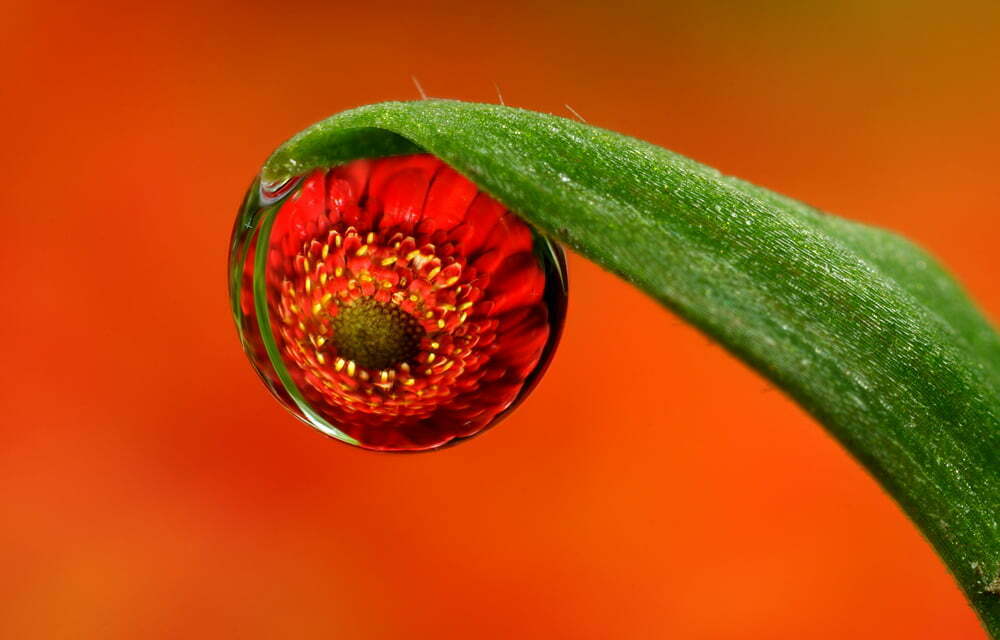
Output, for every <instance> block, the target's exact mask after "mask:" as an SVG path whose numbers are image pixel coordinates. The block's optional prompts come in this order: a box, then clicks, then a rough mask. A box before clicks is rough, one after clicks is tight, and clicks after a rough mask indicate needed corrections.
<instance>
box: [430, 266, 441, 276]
mask: <svg viewBox="0 0 1000 640" xmlns="http://www.w3.org/2000/svg"><path fill="white" fill-rule="evenodd" d="M439 273H441V265H438V266H436V267H434V268H433V269H431V270H430V271H428V272H427V279H428V280H433V279H434V276H436V275H437V274H439Z"/></svg>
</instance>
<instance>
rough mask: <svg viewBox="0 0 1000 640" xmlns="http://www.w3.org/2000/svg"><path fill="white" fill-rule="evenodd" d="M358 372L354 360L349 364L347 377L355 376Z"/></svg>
mask: <svg viewBox="0 0 1000 640" xmlns="http://www.w3.org/2000/svg"><path fill="white" fill-rule="evenodd" d="M356 370H357V365H356V364H354V360H351V361H350V362H348V363H347V375H349V376H352V377H353V376H354V372H355V371H356Z"/></svg>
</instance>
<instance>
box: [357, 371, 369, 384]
mask: <svg viewBox="0 0 1000 640" xmlns="http://www.w3.org/2000/svg"><path fill="white" fill-rule="evenodd" d="M358 377H359V378H361V379H362V380H364V381H365V382H368V377H369V376H368V372H367V371H365V370H364V369H362V370H361V371H358Z"/></svg>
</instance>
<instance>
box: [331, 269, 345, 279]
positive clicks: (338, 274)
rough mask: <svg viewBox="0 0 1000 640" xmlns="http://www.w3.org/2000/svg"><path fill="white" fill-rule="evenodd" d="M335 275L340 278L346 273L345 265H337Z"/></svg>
mask: <svg viewBox="0 0 1000 640" xmlns="http://www.w3.org/2000/svg"><path fill="white" fill-rule="evenodd" d="M333 275H335V276H336V277H338V278H340V277H342V276H343V275H344V267H337V268H336V269H334V270H333Z"/></svg>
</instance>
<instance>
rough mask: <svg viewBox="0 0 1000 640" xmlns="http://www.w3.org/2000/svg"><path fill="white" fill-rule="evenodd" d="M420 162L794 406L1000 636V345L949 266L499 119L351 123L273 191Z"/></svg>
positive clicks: (487, 110) (293, 144)
mask: <svg viewBox="0 0 1000 640" xmlns="http://www.w3.org/2000/svg"><path fill="white" fill-rule="evenodd" d="M418 150H426V151H428V152H430V153H433V154H434V155H436V156H439V157H440V158H442V159H443V160H444V161H445V162H447V163H449V164H450V165H451V166H453V167H454V168H455V169H456V170H458V171H459V172H461V173H462V174H464V175H465V176H467V177H468V178H469V179H471V180H472V181H473V182H475V183H476V184H478V185H479V186H480V187H481V188H482V189H484V190H485V191H487V192H489V193H490V194H492V195H493V196H494V197H496V198H497V199H498V200H500V201H501V202H502V203H504V204H505V205H506V206H508V207H509V208H511V209H512V210H514V211H517V212H519V213H520V214H521V215H522V216H523V217H524V218H525V219H527V220H528V221H530V222H532V223H533V224H535V225H536V226H538V227H539V228H541V229H542V230H543V231H544V232H546V233H548V234H550V235H551V236H552V237H554V238H556V239H557V240H559V241H561V242H563V243H564V244H566V245H568V246H569V247H571V248H573V249H574V250H576V251H577V252H579V253H580V254H582V255H584V256H586V257H588V258H590V259H591V260H593V261H595V262H597V263H598V264H600V265H602V266H603V267H604V268H606V269H608V270H610V271H612V272H614V273H616V274H618V275H619V276H621V277H622V278H624V279H625V280H627V281H629V282H631V283H632V284H634V285H635V286H637V287H639V288H640V289H642V290H643V291H645V292H646V293H648V294H649V295H650V296H652V297H654V298H655V299H656V300H658V301H660V302H661V303H662V304H663V305H664V306H666V307H668V308H670V309H672V310H674V311H675V312H676V313H678V314H679V315H681V316H682V317H684V318H685V319H686V320H688V321H689V322H691V323H692V324H694V325H695V326H697V327H698V328H700V329H701V330H703V331H704V332H705V333H707V334H708V335H710V336H711V337H713V338H714V339H715V340H717V341H719V342H720V343H721V344H723V345H724V346H725V347H726V348H727V349H729V350H730V351H731V352H732V353H734V354H736V355H737V356H739V357H740V358H742V359H743V360H745V361H746V362H748V363H749V364H750V365H751V366H753V367H754V368H756V369H757V370H758V371H760V372H761V374H763V375H764V376H765V377H767V378H768V379H770V380H772V381H773V382H774V383H775V384H776V385H778V386H779V387H781V388H782V389H784V390H785V391H786V392H787V393H788V394H789V395H790V396H791V397H793V398H794V399H795V400H797V401H798V402H799V403H800V404H801V405H802V406H803V407H804V408H805V409H806V410H808V411H809V412H810V413H811V414H812V415H813V416H815V417H816V418H817V420H819V421H820V422H821V423H822V424H823V425H824V426H825V427H826V428H827V429H828V430H829V431H830V433H832V434H833V435H834V436H835V437H836V438H837V439H838V440H840V442H842V443H843V445H844V446H845V447H846V448H847V449H848V450H849V451H850V452H851V453H852V454H854V455H855V456H856V457H857V459H858V460H859V461H860V462H861V463H862V464H864V465H865V467H867V468H868V469H869V470H870V471H871V473H872V474H873V475H874V476H875V477H876V478H877V479H878V480H879V482H881V483H882V485H883V486H884V487H885V489H886V490H887V491H889V493H891V494H892V495H893V496H894V497H895V499H896V500H897V501H898V502H899V504H900V505H902V507H903V509H904V510H905V511H906V513H907V514H909V516H910V517H911V518H912V519H913V520H914V522H916V524H917V525H918V526H919V527H920V528H921V530H922V531H923V532H924V534H925V535H926V536H927V538H928V539H929V540H930V541H931V543H932V544H933V545H934V547H935V549H936V550H937V551H938V553H939V554H940V555H941V557H942V558H943V559H944V561H945V562H946V563H947V565H948V566H949V568H950V569H951V571H952V572H953V574H954V575H955V577H956V578H957V580H958V582H959V584H960V585H961V587H962V588H963V589H964V591H965V593H966V595H967V596H968V598H969V600H970V602H971V603H972V605H973V606H974V607H975V609H976V611H977V612H978V613H979V616H980V618H981V619H982V621H983V622H984V624H985V626H986V627H987V629H988V630H989V631H990V632H991V633H992V634H993V636H994V637H997V638H1000V522H998V518H1000V338H998V336H997V334H996V332H995V331H994V330H993V328H992V327H991V326H990V325H989V323H988V322H987V321H986V320H985V319H984V318H983V316H982V314H981V313H980V312H979V311H978V310H977V309H976V308H975V306H974V305H973V304H972V303H971V302H970V301H969V299H968V298H967V297H966V295H965V294H964V293H963V292H962V291H961V289H960V288H959V286H958V285H957V284H956V283H955V281H954V280H953V279H952V278H951V277H950V276H949V275H948V274H947V273H946V272H945V271H944V270H942V269H941V267H940V266H939V265H938V264H937V263H936V262H935V261H934V259H933V258H931V257H930V256H929V255H928V254H926V253H924V252H923V251H922V250H920V249H919V248H917V247H915V246H914V245H912V244H910V243H909V242H907V241H906V240H904V239H902V238H900V237H898V236H896V235H893V234H891V233H889V232H886V231H881V230H878V229H873V228H870V227H866V226H863V225H859V224H854V223H851V222H848V221H846V220H843V219H840V218H836V217H833V216H830V215H827V214H824V213H822V212H820V211H817V210H815V209H813V208H811V207H808V206H806V205H804V204H802V203H800V202H796V201H794V200H791V199H789V198H786V197H783V196H781V195H778V194H775V193H772V192H770V191H767V190H765V189H762V188H760V187H756V186H754V185H751V184H748V183H746V182H743V181H740V180H737V179H734V178H731V177H728V176H724V175H721V174H720V173H719V172H717V171H715V170H714V169H711V168H709V167H706V166H704V165H701V164H698V163H696V162H694V161H692V160H689V159H687V158H684V157H682V156H679V155H677V154H674V153H671V152H669V151H666V150H665V149H662V148H659V147H656V146H654V145H651V144H648V143H646V142H643V141H641V140H636V139H633V138H629V137H626V136H623V135H620V134H617V133H614V132H610V131H606V130H602V129H598V128H596V127H592V126H588V125H586V124H582V123H579V122H575V121H571V120H567V119H564V118H558V117H554V116H551V115H545V114H540V113H534V112H530V111H524V110H520V109H512V108H508V107H502V106H497V105H484V104H469V103H462V102H455V101H446V100H424V101H418V102H406V103H384V104H377V105H371V106H367V107H362V108H359V109H354V110H351V111H346V112H344V113H341V114H338V115H335V116H333V117H331V118H329V119H328V120H325V121H323V122H320V123H318V124H316V125H314V126H312V127H310V128H309V129H306V130H305V131H303V132H302V133H300V134H298V135H297V136H295V137H293V138H292V139H291V140H289V141H288V142H287V143H285V144H284V145H282V146H281V147H280V148H279V149H278V150H277V151H275V153H274V154H273V155H272V156H271V158H270V159H269V160H268V162H267V164H266V165H265V167H264V171H263V178H264V179H265V180H280V179H284V178H287V177H291V176H294V175H300V174H302V173H305V172H306V171H308V170H310V169H313V168H316V167H324V166H330V165H335V164H339V163H342V162H345V161H348V160H351V159H354V158H358V157H374V156H381V155H392V154H400V153H411V152H414V151H418ZM762 437H765V436H762Z"/></svg>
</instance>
